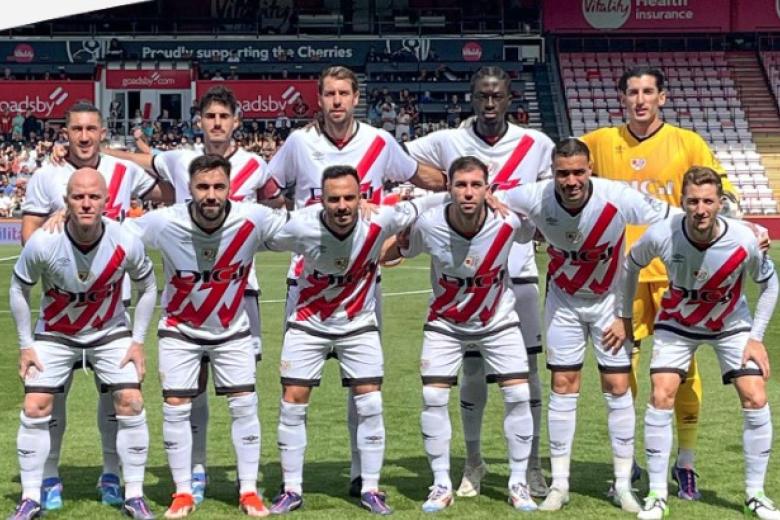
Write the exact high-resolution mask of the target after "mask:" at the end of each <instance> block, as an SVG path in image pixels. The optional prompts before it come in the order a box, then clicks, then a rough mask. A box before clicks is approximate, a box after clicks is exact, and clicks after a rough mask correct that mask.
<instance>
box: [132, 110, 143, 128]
mask: <svg viewBox="0 0 780 520" xmlns="http://www.w3.org/2000/svg"><path fill="white" fill-rule="evenodd" d="M143 123H144V117H143V115H141V109H140V108H139V109H136V111H135V115H134V116H133V126H141V125H142V124H143Z"/></svg>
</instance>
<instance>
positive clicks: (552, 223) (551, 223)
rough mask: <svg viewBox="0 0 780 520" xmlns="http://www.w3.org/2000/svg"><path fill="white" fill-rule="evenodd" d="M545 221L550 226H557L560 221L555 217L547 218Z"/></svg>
mask: <svg viewBox="0 0 780 520" xmlns="http://www.w3.org/2000/svg"><path fill="white" fill-rule="evenodd" d="M544 221H545V222H546V223H547V225H548V226H557V225H558V219H557V218H555V217H545V218H544Z"/></svg>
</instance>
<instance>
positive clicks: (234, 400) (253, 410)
mask: <svg viewBox="0 0 780 520" xmlns="http://www.w3.org/2000/svg"><path fill="white" fill-rule="evenodd" d="M228 409H229V410H230V416H231V417H232V418H234V419H238V418H240V417H251V416H252V415H257V393H255V392H252V393H244V394H241V395H238V394H235V395H232V396H230V397H228Z"/></svg>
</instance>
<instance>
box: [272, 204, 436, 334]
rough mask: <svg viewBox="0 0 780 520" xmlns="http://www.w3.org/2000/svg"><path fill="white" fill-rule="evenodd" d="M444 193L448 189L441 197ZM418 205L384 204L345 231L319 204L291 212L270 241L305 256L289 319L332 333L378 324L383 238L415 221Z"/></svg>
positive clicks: (291, 323)
mask: <svg viewBox="0 0 780 520" xmlns="http://www.w3.org/2000/svg"><path fill="white" fill-rule="evenodd" d="M426 199H427V200H429V201H430V200H433V199H434V197H426ZM443 199H444V194H442V195H441V196H440V197H438V200H443ZM421 200H422V199H421ZM422 207H425V206H422ZM418 211H419V206H418V204H417V203H415V201H409V202H400V203H398V204H396V205H395V206H382V207H380V208H379V211H378V213H376V214H374V215H372V216H371V218H370V219H369V220H364V219H362V218H361V219H359V220H358V222H357V223H356V224H355V227H354V228H353V229H352V231H351V232H350V233H349V235H347V236H338V235H335V234H334V233H333V232H332V231H330V229H328V227H327V226H326V225H325V223H324V221H323V209H322V206H321V205H320V204H316V205H313V206H311V207H309V208H306V209H303V210H300V211H297V212H295V213H293V214H292V218H291V219H290V221H289V222H288V223H287V224H286V225H285V226H284V227H283V228H282V230H281V231H280V232H279V233H277V234H276V236H275V237H274V238H273V239H272V240H271V241H269V243H268V245H269V247H271V248H272V249H276V250H279V251H292V252H294V253H297V254H299V255H301V257H302V258H303V259H304V267H303V271H302V272H301V274H300V275H299V276H298V278H297V284H298V288H299V290H298V301H297V302H296V304H295V309H294V311H293V312H292V313H291V314H290V316H288V317H287V323H288V325H289V326H291V327H298V328H301V329H303V330H306V331H308V332H311V333H312V334H315V335H317V334H325V335H328V336H330V335H345V334H350V333H357V332H364V331H369V330H379V327H378V324H377V318H376V312H375V309H376V301H375V289H376V278H377V269H378V266H379V255H380V253H381V250H382V244H383V243H384V242H385V240H387V239H388V238H389V237H391V236H393V235H395V234H396V233H398V232H399V231H401V230H403V229H405V228H406V227H407V226H409V225H410V224H411V223H412V222H414V220H415V219H416V218H417V214H418Z"/></svg>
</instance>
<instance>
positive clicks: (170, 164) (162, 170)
mask: <svg viewBox="0 0 780 520" xmlns="http://www.w3.org/2000/svg"><path fill="white" fill-rule="evenodd" d="M180 158H181V152H180V151H179V150H170V151H167V152H161V153H158V154H155V155H154V156H153V157H152V169H153V170H154V171H155V173H157V175H158V176H159V177H160V178H161V179H162V180H164V181H168V182H170V183H171V184H173V185H174V186H175V185H176V179H175V178H174V177H175V175H176V170H177V163H178V162H179V159H180Z"/></svg>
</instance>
